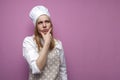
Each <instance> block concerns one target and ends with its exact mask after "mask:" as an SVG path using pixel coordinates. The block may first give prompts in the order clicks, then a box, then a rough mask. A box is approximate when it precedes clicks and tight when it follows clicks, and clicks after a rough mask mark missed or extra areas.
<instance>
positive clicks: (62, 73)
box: [60, 42, 67, 80]
mask: <svg viewBox="0 0 120 80" xmlns="http://www.w3.org/2000/svg"><path fill="white" fill-rule="evenodd" d="M60 45H61V49H60V59H61V65H60V77H61V79H62V80H67V69H66V61H65V56H64V50H63V47H62V43H61V42H60Z"/></svg>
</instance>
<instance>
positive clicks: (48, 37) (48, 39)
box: [41, 28, 52, 46]
mask: <svg viewBox="0 0 120 80" xmlns="http://www.w3.org/2000/svg"><path fill="white" fill-rule="evenodd" d="M51 30H52V28H50V29H49V31H48V32H47V33H46V34H44V33H43V32H41V35H42V37H43V39H44V46H45V45H46V46H49V45H50V42H51V39H52V35H51V33H50V32H51Z"/></svg>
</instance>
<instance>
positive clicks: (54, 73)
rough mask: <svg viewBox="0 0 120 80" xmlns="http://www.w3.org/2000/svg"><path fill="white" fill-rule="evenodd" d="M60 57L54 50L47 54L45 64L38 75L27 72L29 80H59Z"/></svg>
mask: <svg viewBox="0 0 120 80" xmlns="http://www.w3.org/2000/svg"><path fill="white" fill-rule="evenodd" d="M59 68H60V56H59V54H58V51H57V50H56V48H54V49H53V50H52V51H50V52H49V53H48V57H47V62H46V65H45V67H44V69H43V70H42V72H41V73H40V74H32V72H31V70H30V72H29V80H61V79H60V77H59Z"/></svg>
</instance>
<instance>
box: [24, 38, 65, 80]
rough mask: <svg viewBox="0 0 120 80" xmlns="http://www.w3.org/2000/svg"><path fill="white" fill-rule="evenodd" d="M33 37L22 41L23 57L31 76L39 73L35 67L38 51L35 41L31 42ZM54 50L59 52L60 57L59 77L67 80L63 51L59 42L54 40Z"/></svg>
mask: <svg viewBox="0 0 120 80" xmlns="http://www.w3.org/2000/svg"><path fill="white" fill-rule="evenodd" d="M33 37H34V36H27V37H26V38H25V39H24V41H23V56H24V57H25V59H26V60H27V62H28V64H29V66H30V69H31V70H32V74H38V73H41V71H40V69H39V68H38V66H37V65H36V60H37V58H38V57H39V54H38V49H37V45H36V43H35V41H34V40H33ZM55 48H56V49H57V51H59V52H58V53H59V55H60V60H61V64H60V77H61V79H62V80H67V72H66V63H65V58H64V51H63V47H62V43H61V41H59V40H55Z"/></svg>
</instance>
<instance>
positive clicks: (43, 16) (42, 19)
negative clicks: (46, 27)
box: [38, 15, 50, 21]
mask: <svg viewBox="0 0 120 80" xmlns="http://www.w3.org/2000/svg"><path fill="white" fill-rule="evenodd" d="M45 20H50V18H49V17H48V16H47V15H41V16H39V18H38V21H45Z"/></svg>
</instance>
